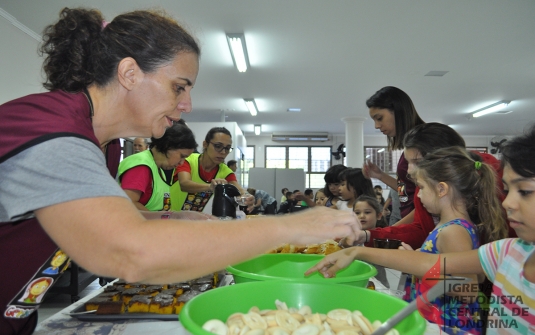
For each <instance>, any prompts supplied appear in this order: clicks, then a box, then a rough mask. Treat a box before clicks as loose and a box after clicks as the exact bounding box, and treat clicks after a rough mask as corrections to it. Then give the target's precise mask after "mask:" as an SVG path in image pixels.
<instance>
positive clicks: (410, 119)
mask: <svg viewBox="0 0 535 335" xmlns="http://www.w3.org/2000/svg"><path fill="white" fill-rule="evenodd" d="M366 106H368V108H381V109H388V110H389V111H391V112H392V113H393V114H394V119H395V125H396V136H394V137H388V139H387V141H388V148H389V149H390V150H401V149H403V138H404V137H405V134H406V133H407V131H409V130H410V129H412V128H413V127H414V126H417V125H419V124H423V123H425V122H424V121H423V120H422V119H421V118H420V116H419V115H418V112H417V111H416V108H414V104H413V103H412V100H411V98H410V97H409V95H408V94H407V93H405V92H403V91H402V90H400V89H399V88H397V87H393V86H386V87H383V88H381V89H380V90H379V91H377V92H375V93H374V95H372V96H371V97H370V98H369V99H368V100H366Z"/></svg>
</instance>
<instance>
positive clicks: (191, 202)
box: [171, 153, 233, 212]
mask: <svg viewBox="0 0 535 335" xmlns="http://www.w3.org/2000/svg"><path fill="white" fill-rule="evenodd" d="M200 157H201V155H200V154H198V153H193V154H191V155H190V156H189V157H188V158H186V161H187V162H188V163H189V166H190V167H191V172H190V174H191V180H192V181H194V182H197V183H200V184H210V182H211V180H203V179H202V178H201V176H200V173H199V168H200V163H199V160H200ZM216 169H218V170H217V173H216V175H215V179H225V178H227V176H228V175H229V174H231V173H233V171H232V170H231V169H230V168H229V167H228V166H227V165H226V164H223V163H221V164H219V166H217V167H216ZM211 196H212V192H199V193H188V192H184V191H182V190H181V189H180V183H174V184H173V185H172V186H171V210H173V211H181V210H190V211H197V212H202V210H203V209H204V206H206V204H207V203H208V200H210V197H211Z"/></svg>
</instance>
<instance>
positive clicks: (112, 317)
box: [68, 274, 234, 321]
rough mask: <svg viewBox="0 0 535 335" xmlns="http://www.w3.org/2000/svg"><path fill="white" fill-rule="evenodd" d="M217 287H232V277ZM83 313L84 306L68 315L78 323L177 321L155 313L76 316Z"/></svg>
mask: <svg viewBox="0 0 535 335" xmlns="http://www.w3.org/2000/svg"><path fill="white" fill-rule="evenodd" d="M222 277H223V278H222V279H221V280H220V282H219V285H217V287H222V286H227V285H234V277H233V276H232V275H228V274H227V275H223V276H222ZM84 311H85V305H82V306H79V307H77V308H75V309H73V310H72V311H71V312H70V313H68V315H70V316H71V317H73V318H76V319H78V320H80V321H120V320H132V319H150V320H160V321H178V314H156V313H122V314H100V315H97V314H94V313H89V314H76V313H80V312H84Z"/></svg>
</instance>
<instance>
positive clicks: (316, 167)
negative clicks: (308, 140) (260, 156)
mask: <svg viewBox="0 0 535 335" xmlns="http://www.w3.org/2000/svg"><path fill="white" fill-rule="evenodd" d="M265 157H266V164H265V167H266V168H277V169H303V170H304V171H305V176H306V178H305V187H306V188H322V187H324V186H325V181H324V180H323V176H324V175H325V172H326V171H327V169H329V167H330V166H331V147H330V146H325V147H301V146H300V147H293V146H292V147H291V146H282V147H277V146H266V156H265Z"/></svg>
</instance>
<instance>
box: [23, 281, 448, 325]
mask: <svg viewBox="0 0 535 335" xmlns="http://www.w3.org/2000/svg"><path fill="white" fill-rule="evenodd" d="M371 280H372V281H373V282H374V283H375V288H376V290H377V291H379V292H383V293H384V294H392V295H395V294H394V293H393V292H394V291H391V290H389V289H387V288H386V287H384V286H383V285H382V284H381V283H380V282H379V281H378V280H375V278H371ZM238 285H239V284H238ZM103 291H104V288H100V289H99V290H96V291H95V292H93V293H92V294H90V295H88V296H86V297H84V298H83V299H80V300H79V301H77V302H75V303H73V304H72V305H69V306H67V307H66V308H64V309H63V310H61V311H59V312H58V313H56V314H54V315H52V316H51V317H49V318H48V319H46V320H44V321H43V322H41V323H39V324H38V325H37V328H36V330H35V333H34V334H35V335H73V334H83V335H92V334H95V335H96V334H98V335H141V334H152V335H191V334H190V333H189V332H188V331H187V330H186V329H185V328H184V327H183V326H182V324H181V323H180V321H178V320H177V321H158V320H150V319H128V320H117V321H111V322H110V321H92V322H89V321H82V320H78V319H77V318H74V317H72V316H70V315H69V313H70V312H71V311H73V310H75V309H77V308H79V307H80V306H82V305H83V304H84V303H85V302H86V301H88V300H89V299H91V298H93V297H95V296H96V295H98V294H100V293H102V292H103ZM435 334H437V335H438V334H440V331H439V329H438V327H437V326H436V325H434V324H430V323H428V324H427V329H426V332H425V335H435Z"/></svg>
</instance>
